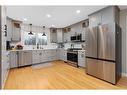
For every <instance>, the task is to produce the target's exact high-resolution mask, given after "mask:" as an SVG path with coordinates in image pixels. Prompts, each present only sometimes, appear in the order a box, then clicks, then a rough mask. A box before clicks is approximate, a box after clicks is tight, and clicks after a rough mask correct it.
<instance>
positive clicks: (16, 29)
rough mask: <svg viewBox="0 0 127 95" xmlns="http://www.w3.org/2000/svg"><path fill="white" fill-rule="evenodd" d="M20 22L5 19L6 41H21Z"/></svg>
mask: <svg viewBox="0 0 127 95" xmlns="http://www.w3.org/2000/svg"><path fill="white" fill-rule="evenodd" d="M20 24H21V22H20V21H15V20H13V19H11V18H9V17H7V41H12V42H19V41H21V27H20Z"/></svg>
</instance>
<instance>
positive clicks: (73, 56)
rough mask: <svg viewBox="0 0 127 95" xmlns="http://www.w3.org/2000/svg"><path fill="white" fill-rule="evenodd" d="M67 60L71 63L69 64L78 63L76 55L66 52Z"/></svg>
mask: <svg viewBox="0 0 127 95" xmlns="http://www.w3.org/2000/svg"><path fill="white" fill-rule="evenodd" d="M67 60H68V61H71V62H76V63H77V62H78V54H76V53H70V52H68V53H67Z"/></svg>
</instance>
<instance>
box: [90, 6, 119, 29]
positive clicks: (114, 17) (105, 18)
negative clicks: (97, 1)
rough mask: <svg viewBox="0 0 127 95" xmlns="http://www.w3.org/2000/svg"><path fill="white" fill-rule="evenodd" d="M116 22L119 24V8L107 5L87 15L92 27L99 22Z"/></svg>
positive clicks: (99, 23)
mask: <svg viewBox="0 0 127 95" xmlns="http://www.w3.org/2000/svg"><path fill="white" fill-rule="evenodd" d="M112 22H116V23H117V24H119V8H118V7H114V6H109V7H106V8H103V9H101V10H100V11H97V12H95V13H93V14H91V15H89V26H90V27H94V26H98V25H101V24H106V23H112Z"/></svg>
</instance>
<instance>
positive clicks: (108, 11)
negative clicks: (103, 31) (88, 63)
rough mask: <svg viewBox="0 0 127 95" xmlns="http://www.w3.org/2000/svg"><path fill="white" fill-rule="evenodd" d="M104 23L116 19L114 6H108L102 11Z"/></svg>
mask: <svg viewBox="0 0 127 95" xmlns="http://www.w3.org/2000/svg"><path fill="white" fill-rule="evenodd" d="M101 15H102V16H101V17H102V22H101V23H102V24H107V23H111V22H114V21H115V17H114V8H113V7H107V8H105V9H103V10H102V11H101Z"/></svg>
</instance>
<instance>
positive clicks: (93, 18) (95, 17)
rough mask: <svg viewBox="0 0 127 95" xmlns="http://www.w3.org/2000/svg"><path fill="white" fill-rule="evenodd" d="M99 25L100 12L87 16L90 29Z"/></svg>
mask: <svg viewBox="0 0 127 95" xmlns="http://www.w3.org/2000/svg"><path fill="white" fill-rule="evenodd" d="M100 24H101V12H96V13H93V14H92V15H90V16H89V26H90V27H95V26H97V25H100Z"/></svg>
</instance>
